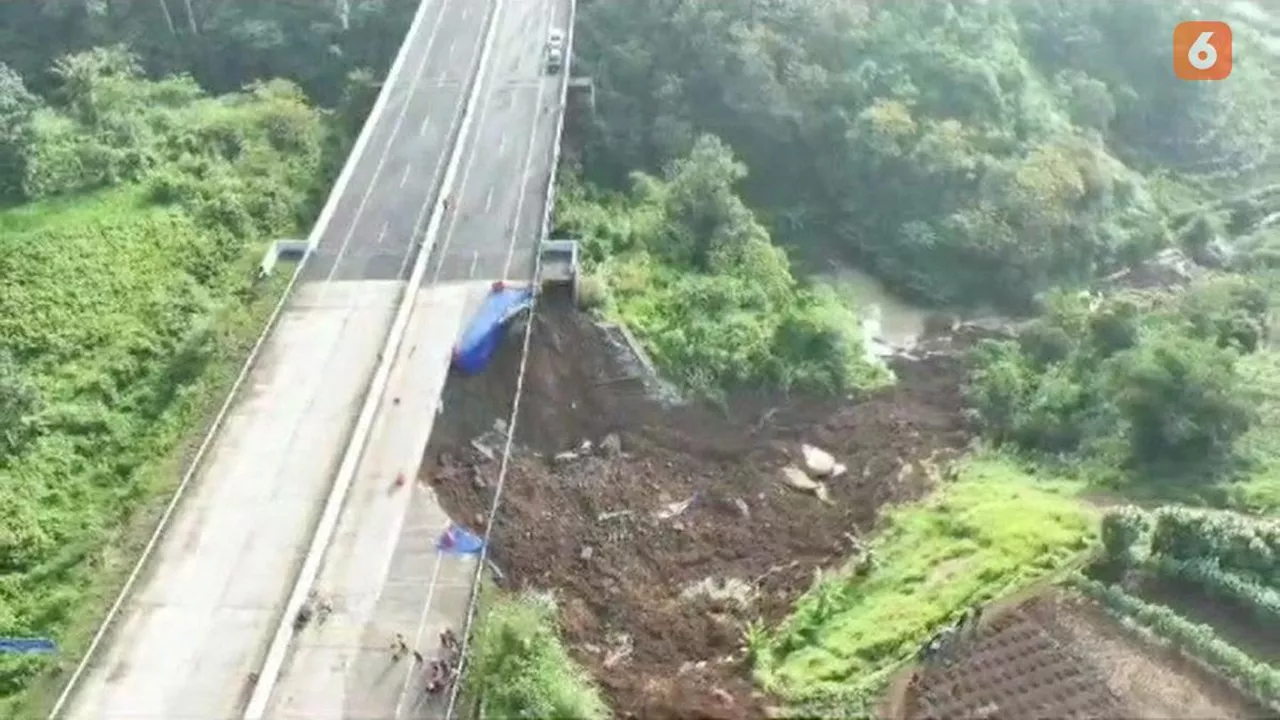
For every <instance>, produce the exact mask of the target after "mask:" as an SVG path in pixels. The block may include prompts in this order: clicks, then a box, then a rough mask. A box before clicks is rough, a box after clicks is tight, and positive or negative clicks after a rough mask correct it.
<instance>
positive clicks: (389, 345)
mask: <svg viewBox="0 0 1280 720" xmlns="http://www.w3.org/2000/svg"><path fill="white" fill-rule="evenodd" d="M503 2H504V0H496V2H495V3H494V7H493V15H492V17H491V22H489V23H488V27H487V29H486V33H485V35H484V39H483V40H482V44H481V50H480V64H479V67H478V68H477V70H476V73H475V75H476V76H479V77H483V76H484V70H485V68H486V67H487V65H488V61H489V56H490V51H491V50H492V49H493V44H494V38H495V37H496V36H495V32H494V31H495V28H496V27H497V22H498V19H499V18H501V17H502V4H503ZM480 91H481V86H480V84H479V83H476V84H474V85H473V86H472V87H471V88H470V89H469V90H468V93H467V97H466V100H465V101H464V104H463V106H462V107H463V110H462V124H461V125H460V127H459V130H458V138H457V141H456V142H455V143H454V144H453V145H452V146H451V147H450V149H449V163H448V165H447V166H446V168H445V171H444V177H443V178H442V179H441V181H440V191H441V193H448V192H449V191H450V189H451V188H452V187H453V183H454V178H455V175H456V174H457V172H458V164H459V163H460V162H461V160H462V154H463V153H462V151H463V149H464V148H465V146H466V142H467V139H468V138H469V137H470V131H471V125H472V122H473V121H474V119H475V118H474V117H473V116H472V114H471V111H472V109H473V108H475V105H476V103H477V102H478V101H479V100H480ZM433 207H434V208H436V209H437V212H433V213H432V214H431V219H430V221H429V222H428V224H427V229H426V232H425V233H424V235H423V241H422V248H423V253H420V254H419V255H418V256H417V259H416V261H415V262H414V265H413V272H412V273H411V274H410V275H409V281H408V288H407V290H409V291H407V292H405V293H403V294H402V298H401V300H400V306H399V307H398V308H397V309H396V316H395V318H394V319H393V320H392V321H391V330H390V332H388V333H387V341H386V343H385V344H384V346H383V350H382V353H381V354H380V356H379V357H380V359H379V361H378V367H377V368H376V370H375V371H374V374H373V380H372V381H371V382H370V383H369V390H368V392H367V394H366V395H365V398H364V402H363V405H362V406H361V408H360V414H359V415H358V416H357V417H356V425H355V429H354V430H353V431H352V433H351V439H350V441H349V442H348V443H347V447H346V449H345V450H344V451H343V454H342V462H341V464H339V466H338V473H337V477H336V478H335V479H334V485H333V488H332V489H331V491H330V493H329V496H328V497H327V498H325V503H324V509H323V510H322V511H321V515H320V520H319V522H318V523H317V524H316V531H315V534H314V535H313V536H312V537H311V540H310V541H309V543H308V548H307V552H306V555H305V556H304V558H303V561H302V567H301V569H299V571H298V577H297V580H296V581H295V582H294V584H293V589H292V590H291V591H290V594H289V598H288V600H287V601H286V602H285V611H284V613H283V617H282V618H281V622H280V624H279V626H277V627H276V631H275V634H274V636H273V637H272V639H271V643H270V645H269V646H268V648H267V657H266V660H265V661H264V662H263V664H262V671H261V672H260V673H259V680H258V682H257V684H256V685H254V688H253V691H252V694H251V696H250V698H249V701H248V706H247V708H246V710H245V711H244V714H243V716H242V720H262V718H263V716H264V715H265V714H266V711H267V703H268V702H270V700H271V695H272V693H273V691H274V690H275V686H276V683H277V682H278V680H279V678H280V672H281V670H282V668H283V665H284V661H285V655H286V653H287V652H288V650H289V647H290V646H291V645H292V642H293V635H294V631H293V618H294V617H296V615H297V613H298V609H299V608H301V607H302V603H303V602H304V600H305V595H306V593H307V592H309V591H310V590H311V588H312V587H313V586H314V585H315V582H316V577H317V576H318V575H319V573H320V565H321V562H322V561H323V558H324V551H325V549H326V548H327V547H328V546H329V544H330V543H331V542H332V541H333V533H334V531H335V529H336V526H337V521H338V518H339V517H340V515H341V513H342V508H343V504H344V502H345V500H346V496H347V493H348V491H349V490H350V489H351V485H352V483H353V482H354V481H355V474H356V470H357V467H356V466H357V464H358V463H359V462H360V456H361V455H362V454H363V452H364V450H365V446H366V444H367V442H368V440H369V433H370V432H371V430H372V425H373V421H374V416H375V415H376V414H377V411H378V408H379V407H380V406H381V404H382V400H383V396H384V394H385V392H386V389H387V383H388V381H389V380H390V376H391V366H392V364H393V363H394V362H395V356H396V353H398V352H399V350H400V346H401V345H402V344H403V342H404V336H405V333H406V332H407V329H408V325H409V317H410V315H411V313H412V312H413V307H414V301H415V300H416V298H417V292H416V290H417V288H418V286H419V285H420V284H421V283H422V279H423V277H424V276H425V275H426V273H427V260H428V258H429V257H430V249H431V247H432V246H433V245H434V244H435V239H436V236H437V234H438V233H439V230H440V213H439V212H438V209H439V207H440V198H439V194H437V199H436V202H435V204H434V205H433ZM407 255H408V253H406V256H407ZM442 407H443V406H442Z"/></svg>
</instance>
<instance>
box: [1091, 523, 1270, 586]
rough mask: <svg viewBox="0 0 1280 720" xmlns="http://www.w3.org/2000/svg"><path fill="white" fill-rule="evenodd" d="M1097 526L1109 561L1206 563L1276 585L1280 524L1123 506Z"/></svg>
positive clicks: (1268, 584) (1263, 582) (1265, 583)
mask: <svg viewBox="0 0 1280 720" xmlns="http://www.w3.org/2000/svg"><path fill="white" fill-rule="evenodd" d="M1102 525H1103V542H1104V544H1105V545H1106V553H1107V555H1108V556H1109V557H1117V556H1122V555H1123V556H1131V557H1137V558H1146V557H1149V556H1150V557H1154V556H1162V557H1165V558H1168V559H1169V560H1172V561H1179V562H1181V561H1208V562H1211V563H1213V564H1215V565H1217V566H1219V567H1220V568H1222V569H1223V570H1225V571H1228V572H1232V573H1241V574H1245V575H1249V576H1252V577H1254V578H1256V579H1257V580H1258V581H1260V582H1261V583H1262V584H1263V585H1267V586H1277V585H1280V522H1276V521H1275V520H1272V519H1268V518H1256V517H1250V516H1246V515H1240V514H1238V513H1231V512H1222V511H1216V510H1205V509H1199V508H1190V507H1183V506H1165V507H1161V508H1157V509H1156V510H1154V511H1146V510H1142V509H1140V508H1136V507H1132V506H1126V507H1121V508H1116V509H1113V510H1110V511H1108V512H1107V514H1106V515H1105V516H1104V517H1103V521H1102ZM1108 527H1110V528H1112V530H1111V531H1110V532H1108V530H1107V528H1108ZM1148 531H1149V532H1148Z"/></svg>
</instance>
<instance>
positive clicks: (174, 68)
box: [0, 0, 418, 127]
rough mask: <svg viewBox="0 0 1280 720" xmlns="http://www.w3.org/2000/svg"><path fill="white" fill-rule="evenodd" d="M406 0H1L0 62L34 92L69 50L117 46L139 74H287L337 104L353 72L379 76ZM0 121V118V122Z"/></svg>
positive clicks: (237, 78) (215, 78) (218, 89)
mask: <svg viewBox="0 0 1280 720" xmlns="http://www.w3.org/2000/svg"><path fill="white" fill-rule="evenodd" d="M417 7H418V3H417V2H414V1H413V0H378V1H376V2H369V1H367V0H337V1H336V2H307V1H302V0H281V1H280V2H260V1H259V0H181V2H175V1H174V0H169V1H168V2H156V1H152V0H147V1H146V2H142V1H132V0H101V1H94V2H5V3H0V63H3V64H6V65H8V66H9V67H11V68H13V69H14V70H15V71H17V73H18V74H19V75H20V76H22V77H25V78H27V79H28V81H29V82H30V83H31V84H32V86H33V87H34V88H36V90H38V92H39V94H41V95H49V94H51V93H52V92H53V91H54V90H55V88H56V86H57V85H58V83H57V80H56V78H53V77H49V76H48V75H47V74H46V70H48V68H49V67H50V66H52V65H53V63H54V62H55V61H56V60H58V59H59V58H62V57H64V56H66V55H69V54H76V53H80V52H84V51H86V50H89V49H91V48H94V47H102V46H109V45H115V44H118V43H124V44H127V45H129V47H130V49H131V50H132V51H133V52H134V53H136V54H137V55H138V57H139V59H140V60H141V62H142V64H143V66H144V67H146V69H147V71H148V74H150V75H152V76H154V77H161V76H165V75H170V74H189V75H191V76H192V77H193V78H195V80H196V81H197V82H198V83H199V84H200V87H202V88H205V89H206V90H207V91H209V92H211V93H213V94H222V93H227V92H235V91H237V90H239V89H240V88H241V87H243V86H244V85H246V84H248V83H251V82H253V81H256V80H263V79H269V78H289V79H291V80H292V81H294V82H295V83H297V84H298V86H299V87H301V88H303V89H304V90H305V91H306V93H307V95H308V96H309V97H310V98H312V99H313V101H315V102H316V103H318V104H320V105H323V106H324V107H337V106H338V105H340V104H341V98H342V93H343V86H344V79H345V78H346V77H347V76H348V75H349V74H351V73H353V72H366V71H371V72H372V73H374V74H376V75H378V76H381V75H382V74H383V73H384V72H385V71H386V69H387V68H388V67H389V66H390V65H391V61H392V52H394V50H389V48H395V47H396V46H398V45H399V43H400V40H401V38H402V37H404V32H405V28H406V27H408V25H409V21H410V18H411V17H412V15H413V12H414V10H416V9H417ZM0 127H3V124H0Z"/></svg>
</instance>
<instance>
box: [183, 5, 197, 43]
mask: <svg viewBox="0 0 1280 720" xmlns="http://www.w3.org/2000/svg"><path fill="white" fill-rule="evenodd" d="M184 2H186V4H187V26H188V27H190V28H191V34H192V35H199V34H200V29H199V28H197V27H196V13H195V11H194V10H192V9H191V0H184Z"/></svg>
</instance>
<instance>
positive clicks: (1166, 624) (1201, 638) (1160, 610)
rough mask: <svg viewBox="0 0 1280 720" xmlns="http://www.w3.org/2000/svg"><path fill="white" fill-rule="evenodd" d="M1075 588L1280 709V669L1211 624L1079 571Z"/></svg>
mask: <svg viewBox="0 0 1280 720" xmlns="http://www.w3.org/2000/svg"><path fill="white" fill-rule="evenodd" d="M1071 584H1072V585H1074V586H1075V587H1076V588H1078V589H1079V590H1081V591H1082V592H1084V593H1085V594H1086V595H1089V596H1091V597H1093V598H1095V599H1096V600H1098V601H1099V602H1100V603H1102V605H1103V606H1104V607H1105V608H1106V610H1107V612H1108V613H1110V614H1111V615H1112V616H1113V617H1115V618H1116V619H1117V620H1119V621H1120V622H1121V623H1122V624H1123V625H1125V626H1126V627H1129V628H1130V629H1132V630H1136V631H1138V632H1140V633H1142V634H1144V635H1147V636H1154V638H1155V639H1156V640H1159V641H1161V642H1163V643H1166V644H1168V645H1171V646H1172V647H1174V648H1176V649H1177V650H1179V651H1181V652H1183V653H1185V654H1187V655H1189V656H1191V657H1195V658H1197V659H1199V660H1200V661H1201V662H1203V663H1204V664H1206V665H1208V666H1209V667H1210V668H1211V669H1213V670H1215V671H1216V672H1218V673H1220V674H1222V675H1223V676H1225V677H1227V678H1228V679H1230V680H1232V681H1233V682H1234V683H1236V684H1237V685H1239V686H1240V687H1241V688H1242V689H1244V690H1246V691H1248V692H1250V693H1252V694H1253V695H1255V696H1256V697H1257V698H1258V699H1260V700H1262V701H1263V702H1265V703H1267V704H1268V705H1270V706H1271V707H1272V708H1273V709H1275V710H1277V711H1280V670H1277V669H1276V668H1273V667H1271V666H1270V665H1268V664H1266V663H1261V662H1258V661H1256V660H1254V659H1253V658H1251V657H1249V655H1247V654H1246V653H1245V652H1244V651H1242V650H1240V649H1239V648H1237V647H1236V646H1234V645H1232V644H1231V643H1229V642H1227V641H1226V640H1223V639H1222V638H1221V637H1219V636H1218V634H1217V633H1216V632H1214V630H1213V628H1211V627H1209V626H1208V625H1202V624H1199V623H1195V622H1192V621H1190V620H1188V619H1186V618H1184V617H1182V616H1181V615H1179V614H1178V613H1176V612H1174V611H1173V610H1170V609H1169V608H1167V607H1164V606H1163V605H1156V604H1153V603H1149V602H1146V601H1145V600H1142V599H1141V598H1137V597H1134V596H1133V595H1130V594H1129V593H1127V592H1125V591H1124V590H1122V589H1121V588H1119V587H1118V586H1116V585H1110V584H1105V583H1101V582H1098V581H1096V580H1092V579H1089V578H1087V577H1085V576H1083V575H1079V574H1078V575H1076V576H1074V577H1073V578H1072V579H1071Z"/></svg>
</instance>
